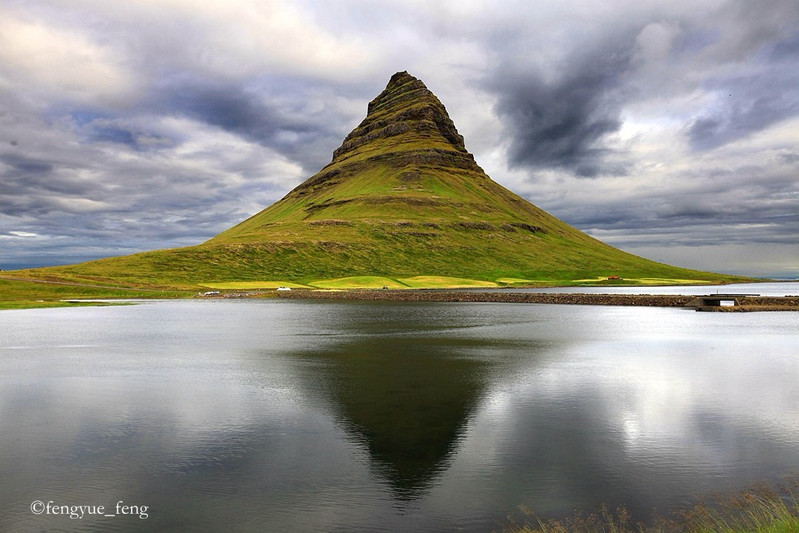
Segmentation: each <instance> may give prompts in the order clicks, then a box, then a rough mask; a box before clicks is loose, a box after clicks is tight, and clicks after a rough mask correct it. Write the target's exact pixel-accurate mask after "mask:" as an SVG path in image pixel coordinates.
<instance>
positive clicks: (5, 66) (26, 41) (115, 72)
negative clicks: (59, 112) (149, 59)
mask: <svg viewBox="0 0 799 533" xmlns="http://www.w3.org/2000/svg"><path fill="white" fill-rule="evenodd" d="M0 76H2V77H0V80H2V84H3V85H4V86H5V88H6V89H7V90H9V89H17V90H18V89H19V88H20V87H25V91H24V92H23V93H22V94H23V95H26V96H29V97H30V96H31V95H30V93H33V95H32V96H34V97H35V96H36V95H40V94H42V93H50V94H57V95H58V96H57V97H58V98H64V99H69V100H77V101H82V102H93V101H95V100H97V99H100V100H101V101H114V100H117V99H119V98H120V97H125V96H127V95H129V94H130V93H131V92H132V91H135V89H136V87H135V76H134V75H133V74H132V73H131V72H129V71H128V70H127V69H126V67H125V65H124V61H123V60H122V59H121V58H119V57H116V56H115V54H114V53H113V51H111V50H109V49H108V48H105V47H102V46H100V45H98V44H97V43H95V42H92V41H91V40H90V39H88V38H87V37H86V36H85V35H83V34H82V33H80V32H74V31H69V30H64V29H61V28H57V27H55V26H52V25H48V24H45V23H43V22H41V21H37V20H30V19H25V18H21V17H17V16H15V14H14V13H13V12H11V11H8V10H4V9H1V8H0Z"/></svg>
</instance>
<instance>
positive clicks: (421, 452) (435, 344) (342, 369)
mask: <svg viewBox="0 0 799 533" xmlns="http://www.w3.org/2000/svg"><path fill="white" fill-rule="evenodd" d="M482 344H484V343H483V342H481V341H476V340H464V339H447V338H430V337H422V338H420V337H398V336H393V335H389V336H370V337H366V338H364V337H360V338H357V339H355V340H354V341H353V342H350V343H345V344H340V345H336V346H331V347H329V348H322V349H320V350H319V351H318V352H314V353H305V354H301V355H302V356H303V357H304V358H306V360H307V359H310V360H314V361H317V362H325V363H326V364H323V365H320V366H317V365H313V374H312V375H309V380H311V381H312V384H309V385H310V386H312V387H314V388H315V389H317V390H319V389H321V390H323V391H324V392H325V393H326V395H328V396H329V399H328V401H331V403H332V406H333V409H335V410H336V411H337V413H338V415H339V416H340V418H341V421H342V422H343V424H344V427H345V429H346V430H347V431H348V432H350V433H352V434H355V435H356V436H357V438H358V439H359V440H362V441H363V443H364V444H365V446H366V447H367V448H368V450H369V454H370V456H371V457H372V459H373V461H374V462H375V464H376V465H377V467H378V469H379V470H380V471H381V472H382V473H383V475H384V476H385V477H386V478H387V480H388V481H389V483H390V485H391V487H392V488H393V489H394V490H396V491H397V493H398V495H399V496H400V497H414V496H415V495H417V494H418V493H419V492H420V491H422V490H424V489H425V488H426V487H427V486H428V485H429V483H430V481H431V480H432V478H433V477H434V476H435V474H436V473H437V472H439V471H441V470H442V469H443V468H444V467H445V466H446V461H447V458H448V457H450V456H451V454H452V453H453V452H454V450H455V448H456V445H457V443H458V441H459V438H460V436H461V434H462V431H463V429H464V427H465V424H466V422H467V421H468V419H469V417H470V415H471V413H472V410H473V408H474V406H475V404H476V402H477V400H478V399H479V398H480V396H481V395H482V393H483V391H484V388H485V385H486V376H487V374H488V372H487V371H486V366H487V365H488V363H487V362H485V361H480V360H476V359H469V358H466V357H463V356H461V355H459V354H458V351H459V348H462V349H469V348H475V347H478V346H479V345H482Z"/></svg>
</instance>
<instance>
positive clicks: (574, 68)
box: [487, 32, 634, 177]
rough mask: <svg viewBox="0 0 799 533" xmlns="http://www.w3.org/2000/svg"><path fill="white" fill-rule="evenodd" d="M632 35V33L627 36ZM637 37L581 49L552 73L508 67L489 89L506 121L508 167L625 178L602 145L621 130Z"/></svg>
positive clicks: (496, 73) (498, 73)
mask: <svg viewBox="0 0 799 533" xmlns="http://www.w3.org/2000/svg"><path fill="white" fill-rule="evenodd" d="M628 33H629V32H628ZM633 41H634V35H628V37H627V38H616V39H612V40H610V41H609V42H608V43H606V44H601V45H597V46H593V47H589V48H588V49H585V50H583V49H579V50H578V51H577V52H576V53H575V54H574V55H571V56H570V57H569V58H567V59H564V60H561V61H560V62H559V66H558V67H556V68H555V72H554V73H543V72H539V71H536V70H531V71H519V69H518V65H505V66H502V67H501V68H500V69H498V70H496V71H494V72H492V73H491V80H492V81H490V82H488V83H487V86H488V88H489V90H491V91H492V92H494V93H495V94H496V96H497V103H496V112H497V114H498V115H499V116H500V118H501V119H502V120H503V121H504V123H505V126H506V131H507V134H508V138H509V140H510V146H509V151H508V156H509V163H510V164H511V165H512V166H514V167H525V168H530V169H541V168H557V169H564V170H568V171H572V172H574V173H575V174H576V175H578V176H581V177H596V176H598V175H600V174H605V173H611V174H617V175H623V174H625V173H626V171H627V170H626V168H625V165H624V164H621V163H619V162H615V163H611V162H609V161H608V160H607V156H609V155H610V150H609V149H608V148H607V147H604V146H603V144H602V142H601V141H602V139H603V138H604V137H605V136H606V135H608V134H611V133H614V132H616V131H618V130H619V128H620V127H621V124H622V122H621V119H620V112H621V109H622V104H623V101H622V99H621V90H622V89H623V80H624V76H625V74H626V73H627V72H628V71H629V70H630V68H631V66H630V63H631V58H632V52H633V47H632V45H633Z"/></svg>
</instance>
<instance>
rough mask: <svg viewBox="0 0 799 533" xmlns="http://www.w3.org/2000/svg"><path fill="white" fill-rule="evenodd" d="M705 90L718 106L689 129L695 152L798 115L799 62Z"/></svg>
mask: <svg viewBox="0 0 799 533" xmlns="http://www.w3.org/2000/svg"><path fill="white" fill-rule="evenodd" d="M706 86H707V89H708V90H709V91H711V92H713V93H714V94H716V95H717V100H718V104H717V106H716V108H715V109H713V110H712V112H711V113H710V114H708V115H705V116H702V117H699V118H697V119H695V120H694V121H693V122H692V123H691V124H690V125H689V127H688V130H687V135H688V138H689V140H690V143H691V147H692V148H693V149H694V150H709V149H713V148H717V147H718V146H722V145H724V144H727V143H729V142H732V141H735V140H738V139H742V138H745V137H747V136H749V135H751V134H753V133H756V132H758V131H761V130H763V129H765V128H767V127H769V126H771V125H772V124H775V123H777V122H780V121H782V120H785V119H787V118H790V117H792V116H795V115H796V114H799V61H796V62H795V64H791V65H786V66H785V68H779V69H774V70H772V71H770V72H767V73H765V74H752V75H750V76H745V77H738V78H727V79H715V80H711V81H709V82H708V83H707V84H706Z"/></svg>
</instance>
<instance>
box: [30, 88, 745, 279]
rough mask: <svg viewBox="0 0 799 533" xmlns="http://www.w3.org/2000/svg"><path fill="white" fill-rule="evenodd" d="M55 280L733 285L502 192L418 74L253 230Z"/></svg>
mask: <svg viewBox="0 0 799 533" xmlns="http://www.w3.org/2000/svg"><path fill="white" fill-rule="evenodd" d="M45 270H46V269H45ZM51 272H58V273H59V274H60V275H69V276H72V277H75V278H81V279H83V278H92V279H111V280H117V281H124V282H127V283H141V284H153V283H159V282H160V283H163V284H168V285H173V286H174V285H176V284H185V285H187V286H193V285H198V284H210V285H208V286H213V285H214V284H217V285H219V286H222V285H224V284H225V283H228V284H230V283H235V282H238V283H242V282H248V281H249V282H266V281H270V280H272V281H278V280H279V281H281V282H298V283H306V284H314V285H316V286H325V280H328V281H330V280H335V279H337V278H352V277H358V279H359V280H361V282H364V280H369V279H373V278H374V277H377V278H375V279H376V280H377V281H374V283H378V284H388V283H390V284H392V285H391V286H425V285H430V284H433V285H434V284H435V280H440V279H441V278H459V279H469V280H481V281H484V282H494V283H497V282H498V283H515V282H529V281H542V282H551V283H572V282H574V281H575V280H599V279H605V280H606V279H607V278H608V277H609V276H614V277H615V276H619V277H621V278H626V279H642V278H647V279H657V280H663V281H665V282H669V281H673V280H693V281H723V280H729V279H730V278H729V277H726V276H722V275H719V274H710V273H705V272H697V271H692V270H686V269H682V268H677V267H672V266H668V265H664V264H660V263H656V262H653V261H649V260H646V259H643V258H640V257H637V256H634V255H631V254H628V253H626V252H623V251H621V250H619V249H617V248H614V247H612V246H609V245H607V244H605V243H602V242H600V241H598V240H596V239H594V238H592V237H590V236H588V235H586V234H585V233H583V232H581V231H579V230H578V229H576V228H574V227H572V226H570V225H568V224H566V223H565V222H563V221H561V220H559V219H557V218H555V217H554V216H552V215H550V214H548V213H546V212H545V211H543V210H542V209H540V208H538V207H536V206H535V205H533V204H532V203H530V202H528V201H527V200H525V199H524V198H522V197H520V196H518V195H516V194H514V193H513V192H511V191H509V190H508V189H506V188H504V187H502V186H501V185H499V184H498V183H496V182H495V181H493V180H492V179H491V178H489V177H488V175H486V173H485V172H484V171H483V169H481V168H480V166H479V165H478V164H477V163H476V162H475V160H474V157H473V156H472V155H471V154H470V153H469V152H468V151H467V150H466V146H465V143H464V139H463V137H462V136H461V135H460V134H459V133H458V130H457V129H456V127H455V124H454V123H453V122H452V120H451V119H450V117H449V115H448V114H447V111H446V109H445V107H444V105H443V104H442V103H441V102H440V101H439V99H438V98H437V97H436V96H435V95H434V94H433V93H432V92H431V91H430V90H429V89H428V88H427V87H426V86H425V84H424V83H423V82H422V81H420V80H418V79H417V78H415V77H413V76H411V75H410V74H408V73H407V72H399V73H397V74H394V75H393V76H392V77H391V79H390V80H389V82H388V85H387V86H386V88H385V90H384V91H383V92H381V93H380V94H379V95H378V96H377V97H376V98H375V99H374V100H372V101H371V102H370V103H369V105H368V109H367V114H366V118H365V119H364V120H363V121H362V122H361V123H360V124H359V125H358V126H357V127H356V128H355V129H354V130H353V131H352V132H351V133H350V134H349V135H347V137H346V138H345V139H344V141H343V143H342V144H341V146H340V147H339V148H338V149H336V150H335V151H334V152H333V158H332V161H331V162H330V163H329V164H328V165H327V166H325V167H324V168H323V169H322V170H320V171H319V172H318V173H317V174H315V175H314V176H311V177H310V178H308V179H307V180H305V181H304V182H303V183H301V184H300V185H298V186H297V187H296V188H295V189H293V190H292V191H290V192H289V193H288V194H287V195H286V196H285V197H284V198H283V199H281V200H280V201H278V202H277V203H275V204H273V205H272V206H270V207H268V208H266V209H264V210H263V211H261V212H259V213H257V214H255V215H253V216H252V217H250V218H249V219H247V220H245V221H243V222H241V223H240V224H238V225H236V226H234V227H232V228H230V229H228V230H226V231H224V232H222V233H220V234H219V235H217V236H216V237H214V238H212V239H210V240H209V241H207V242H205V243H202V244H200V245H198V246H193V247H188V248H178V249H173V250H160V251H155V252H147V253H142V254H136V255H132V256H126V257H116V258H109V259H104V260H99V261H93V262H90V263H83V264H81V265H74V266H72V267H58V269H56V270H54V271H51ZM365 283H367V284H368V282H365ZM356 284H357V283H356ZM265 285H267V284H265ZM230 286H232V285H230ZM242 286H243V285H242Z"/></svg>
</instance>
